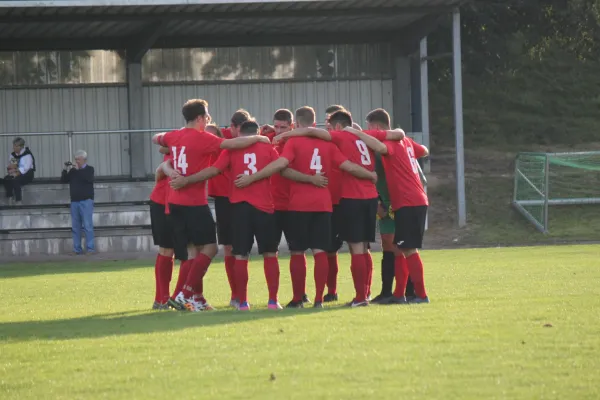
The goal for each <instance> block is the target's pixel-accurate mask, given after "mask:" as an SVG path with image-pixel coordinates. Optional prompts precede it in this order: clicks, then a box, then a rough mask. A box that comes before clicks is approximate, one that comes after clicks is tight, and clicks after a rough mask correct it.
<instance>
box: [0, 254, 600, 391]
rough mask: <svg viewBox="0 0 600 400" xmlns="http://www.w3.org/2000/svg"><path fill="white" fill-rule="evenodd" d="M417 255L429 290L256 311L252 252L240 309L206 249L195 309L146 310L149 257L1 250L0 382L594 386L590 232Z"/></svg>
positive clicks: (598, 346)
mask: <svg viewBox="0 0 600 400" xmlns="http://www.w3.org/2000/svg"><path fill="white" fill-rule="evenodd" d="M374 257H375V260H376V264H378V263H379V259H380V255H379V254H376V255H374ZM423 259H424V262H425V263H426V279H427V285H428V289H429V296H430V298H431V300H432V303H431V304H429V305H420V306H371V307H368V308H362V309H347V308H342V307H341V306H340V305H334V306H331V307H327V308H325V309H323V310H313V309H304V310H283V311H280V312H274V311H268V310H265V307H264V305H263V303H264V302H265V301H264V300H265V295H266V287H265V284H264V275H263V273H262V268H261V263H258V262H255V263H253V264H252V265H251V271H250V275H251V276H250V286H251V287H250V294H251V296H252V297H251V302H252V303H254V304H257V305H258V306H257V307H255V309H254V310H253V311H251V312H250V313H240V312H237V311H233V310H231V309H228V308H226V307H225V304H226V302H227V300H228V299H227V297H228V285H227V281H226V278H225V274H224V267H223V264H222V263H215V264H214V265H213V266H212V267H211V270H210V271H209V274H208V276H207V283H206V285H205V287H206V288H207V289H206V292H207V293H206V294H207V297H208V298H209V300H211V302H212V303H213V305H215V306H217V307H219V311H216V312H206V313H196V314H183V313H177V312H174V311H166V312H152V311H149V310H148V308H149V307H150V305H151V303H152V300H153V298H152V297H153V272H152V269H151V268H150V263H149V262H146V263H143V262H128V263H122V262H89V263H83V264H74V263H73V264H50V263H48V264H44V265H37V266H36V265H27V264H22V265H3V266H2V267H1V268H0V278H1V284H0V296H1V298H2V299H3V301H4V304H3V307H2V313H1V314H0V360H1V361H0V398H1V399H3V400H7V399H30V398H31V399H95V398H109V399H120V398H123V399H149V398H163V399H164V398H169V399H170V398H177V399H188V398H189V399H192V398H193V399H242V398H243V399H356V398H387V399H402V398H421V399H457V398H461V399H483V398H485V399H534V398H535V399H559V398H560V399H562V398H570V399H598V398H600V378H599V375H598V370H599V368H600V284H599V283H600V265H599V264H598V260H600V246H564V247H559V246H556V247H532V248H511V249H500V248H498V249H474V250H450V251H426V252H424V253H423ZM281 264H282V267H283V268H282V279H281V281H282V288H281V291H280V293H281V295H282V296H281V300H282V302H283V301H287V300H289V299H288V297H289V293H290V292H291V287H290V284H289V274H288V272H287V260H282V263H281ZM341 266H342V268H341V276H340V290H339V291H340V294H341V297H342V298H341V299H340V300H342V299H343V300H349V299H350V297H351V294H352V292H351V288H352V284H351V281H350V274H349V271H348V268H347V266H348V257H347V256H343V257H342V259H341ZM378 271H379V268H376V272H377V274H376V275H377V278H376V279H375V281H376V282H377V286H376V288H375V292H378V290H379V274H378ZM309 275H310V274H309ZM309 283H310V284H309V285H308V287H309V293H311V292H312V289H311V288H312V280H311V281H309ZM174 396H176V397H174Z"/></svg>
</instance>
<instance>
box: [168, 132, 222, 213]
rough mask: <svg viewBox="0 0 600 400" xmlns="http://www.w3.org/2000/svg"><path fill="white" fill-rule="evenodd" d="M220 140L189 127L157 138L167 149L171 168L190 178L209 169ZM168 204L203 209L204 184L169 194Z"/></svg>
mask: <svg viewBox="0 0 600 400" xmlns="http://www.w3.org/2000/svg"><path fill="white" fill-rule="evenodd" d="M222 142H223V139H221V138H219V137H216V136H214V135H211V134H210V133H207V132H199V131H197V130H195V129H192V128H183V129H179V130H176V131H171V132H168V133H166V134H165V135H163V136H162V137H161V139H160V143H159V144H161V145H162V146H166V147H168V148H169V149H170V150H171V159H172V160H173V168H175V169H176V170H177V171H179V173H180V174H181V175H183V176H190V175H193V174H195V173H197V172H200V171H202V170H203V169H205V168H208V167H209V166H210V159H211V156H212V155H214V154H215V153H217V152H219V151H220V149H221V143H222ZM169 203H171V204H177V205H182V206H205V205H207V204H208V201H207V198H206V183H205V182H198V183H194V184H191V185H187V186H185V187H183V188H181V189H179V190H170V191H169Z"/></svg>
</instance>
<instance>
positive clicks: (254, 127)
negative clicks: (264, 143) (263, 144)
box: [240, 119, 259, 136]
mask: <svg viewBox="0 0 600 400" xmlns="http://www.w3.org/2000/svg"><path fill="white" fill-rule="evenodd" d="M258 128H259V126H258V123H257V122H256V121H254V120H252V119H249V120H248V121H244V122H242V124H241V125H240V133H241V134H242V135H248V136H250V135H256V134H258Z"/></svg>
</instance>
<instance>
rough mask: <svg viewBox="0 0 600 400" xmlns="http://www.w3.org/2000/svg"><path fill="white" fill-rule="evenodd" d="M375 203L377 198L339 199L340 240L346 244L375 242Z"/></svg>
mask: <svg viewBox="0 0 600 400" xmlns="http://www.w3.org/2000/svg"><path fill="white" fill-rule="evenodd" d="M377 202H378V200H377V198H374V199H341V200H340V205H339V213H340V217H339V220H338V221H339V229H340V239H342V240H343V241H344V242H347V243H363V242H375V230H376V228H377Z"/></svg>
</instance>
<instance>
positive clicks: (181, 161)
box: [171, 146, 188, 175]
mask: <svg viewBox="0 0 600 400" xmlns="http://www.w3.org/2000/svg"><path fill="white" fill-rule="evenodd" d="M171 153H173V163H174V164H175V165H173V167H174V168H175V169H176V170H179V171H180V172H181V173H182V174H183V175H185V174H186V172H187V167H188V164H187V156H186V154H185V146H182V147H181V151H180V152H179V154H178V153H177V147H175V146H173V147H171Z"/></svg>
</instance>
